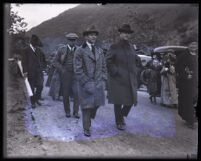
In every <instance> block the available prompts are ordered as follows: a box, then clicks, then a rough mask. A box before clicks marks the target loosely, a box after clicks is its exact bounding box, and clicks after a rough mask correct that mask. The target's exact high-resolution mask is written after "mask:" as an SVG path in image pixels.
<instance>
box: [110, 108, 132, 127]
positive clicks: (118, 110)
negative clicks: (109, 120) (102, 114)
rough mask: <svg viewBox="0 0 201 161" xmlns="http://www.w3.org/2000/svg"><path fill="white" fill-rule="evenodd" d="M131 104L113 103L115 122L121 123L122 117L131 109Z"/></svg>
mask: <svg viewBox="0 0 201 161" xmlns="http://www.w3.org/2000/svg"><path fill="white" fill-rule="evenodd" d="M131 107H132V105H117V104H115V105H114V114H115V122H116V124H122V122H123V117H124V116H126V117H127V116H128V113H129V111H130V109H131Z"/></svg>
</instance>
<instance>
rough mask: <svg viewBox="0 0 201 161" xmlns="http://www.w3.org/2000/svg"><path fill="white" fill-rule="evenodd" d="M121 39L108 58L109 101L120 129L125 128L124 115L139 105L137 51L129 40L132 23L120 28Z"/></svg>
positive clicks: (114, 45)
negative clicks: (112, 105)
mask: <svg viewBox="0 0 201 161" xmlns="http://www.w3.org/2000/svg"><path fill="white" fill-rule="evenodd" d="M118 31H119V33H120V41H119V42H118V43H116V44H113V45H112V46H111V47H110V49H109V51H108V56H107V58H106V62H107V63H106V64H107V68H108V73H109V77H108V81H109V86H108V102H109V103H112V104H114V113H115V121H116V125H117V128H118V129H119V130H124V127H125V121H124V117H127V116H128V113H129V111H130V109H131V107H132V106H133V105H134V106H136V105H137V70H136V69H137V68H136V60H137V57H136V51H135V49H134V47H133V45H132V44H131V43H130V42H129V39H130V35H131V34H132V33H133V31H132V30H131V28H130V25H128V24H124V25H123V26H122V27H121V28H119V30H118Z"/></svg>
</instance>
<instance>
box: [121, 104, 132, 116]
mask: <svg viewBox="0 0 201 161" xmlns="http://www.w3.org/2000/svg"><path fill="white" fill-rule="evenodd" d="M131 107H132V105H124V106H123V108H122V115H123V116H126V117H127V116H128V114H129V112H130V110H131Z"/></svg>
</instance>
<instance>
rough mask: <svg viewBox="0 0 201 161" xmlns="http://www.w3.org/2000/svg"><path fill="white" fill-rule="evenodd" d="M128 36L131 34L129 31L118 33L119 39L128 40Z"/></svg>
mask: <svg viewBox="0 0 201 161" xmlns="http://www.w3.org/2000/svg"><path fill="white" fill-rule="evenodd" d="M130 37H131V35H130V34H129V33H124V32H121V33H120V39H121V40H129V39H130Z"/></svg>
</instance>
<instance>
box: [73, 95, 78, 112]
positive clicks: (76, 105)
mask: <svg viewBox="0 0 201 161" xmlns="http://www.w3.org/2000/svg"><path fill="white" fill-rule="evenodd" d="M78 111H79V102H78V99H77V98H75V97H74V99H73V113H74V114H77V113H78Z"/></svg>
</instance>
